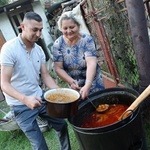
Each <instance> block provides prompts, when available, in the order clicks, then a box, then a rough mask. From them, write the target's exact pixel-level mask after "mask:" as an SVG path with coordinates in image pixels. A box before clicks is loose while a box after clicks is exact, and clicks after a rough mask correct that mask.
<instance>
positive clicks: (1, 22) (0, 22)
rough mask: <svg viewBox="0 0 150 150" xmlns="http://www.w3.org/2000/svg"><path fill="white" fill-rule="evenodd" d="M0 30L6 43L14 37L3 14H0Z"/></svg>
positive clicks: (9, 24)
mask: <svg viewBox="0 0 150 150" xmlns="http://www.w3.org/2000/svg"><path fill="white" fill-rule="evenodd" d="M0 18H1V19H0V29H1V31H2V33H3V36H4V38H5V40H6V41H8V40H10V39H12V38H14V37H16V34H15V32H14V30H13V28H12V26H11V23H10V21H9V19H8V17H7V15H6V14H5V13H0Z"/></svg>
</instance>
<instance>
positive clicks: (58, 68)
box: [54, 62, 80, 90]
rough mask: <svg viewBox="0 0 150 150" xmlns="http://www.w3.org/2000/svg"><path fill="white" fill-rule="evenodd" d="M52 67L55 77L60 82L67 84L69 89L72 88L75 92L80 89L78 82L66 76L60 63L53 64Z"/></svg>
mask: <svg viewBox="0 0 150 150" xmlns="http://www.w3.org/2000/svg"><path fill="white" fill-rule="evenodd" d="M54 67H55V71H56V73H57V75H58V76H59V77H60V78H61V79H62V80H64V81H65V82H67V83H68V84H69V85H70V87H71V88H73V89H75V90H79V89H80V87H79V86H78V82H77V81H76V80H74V79H73V78H72V77H71V76H69V75H68V74H67V72H66V71H65V70H64V68H63V63H62V62H54Z"/></svg>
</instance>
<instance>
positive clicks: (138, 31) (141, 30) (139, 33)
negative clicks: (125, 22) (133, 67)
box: [126, 0, 150, 108]
mask: <svg viewBox="0 0 150 150" xmlns="http://www.w3.org/2000/svg"><path fill="white" fill-rule="evenodd" d="M126 6H127V11H128V17H129V24H130V29H131V34H132V40H133V47H134V50H135V55H136V59H137V64H138V72H139V93H141V92H142V91H143V90H144V89H145V88H146V87H147V86H148V85H149V84H150V44H149V37H148V30H147V22H146V18H145V10H144V9H145V8H144V3H143V0H126ZM147 107H150V97H148V98H147V99H146V101H144V103H143V105H142V108H147Z"/></svg>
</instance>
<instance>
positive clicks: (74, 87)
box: [70, 80, 81, 90]
mask: <svg viewBox="0 0 150 150" xmlns="http://www.w3.org/2000/svg"><path fill="white" fill-rule="evenodd" d="M70 87H71V88H72V89H74V90H80V89H81V87H79V84H78V81H77V80H73V81H72V83H71V84H70Z"/></svg>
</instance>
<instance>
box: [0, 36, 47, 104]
mask: <svg viewBox="0 0 150 150" xmlns="http://www.w3.org/2000/svg"><path fill="white" fill-rule="evenodd" d="M0 63H1V65H2V66H13V68H14V70H13V74H12V77H11V84H12V86H13V87H14V88H15V89H16V90H18V91H19V92H20V93H23V94H25V95H27V96H31V95H32V96H37V97H40V96H41V95H42V89H41V88H40V87H39V80H40V78H39V74H40V68H41V64H43V63H45V54H44V52H43V50H42V48H41V47H40V46H38V45H37V44H36V43H35V44H34V46H33V48H32V50H31V53H30V54H29V53H28V51H27V49H26V46H25V45H24V43H23V42H22V40H21V37H20V34H19V35H18V37H16V38H14V39H12V40H10V41H8V42H6V43H5V44H4V45H3V47H2V49H1V54H0ZM4 95H5V98H6V102H7V104H8V105H23V104H22V103H21V102H20V101H18V100H16V99H14V98H13V97H10V96H9V95H7V94H6V93H4Z"/></svg>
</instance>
